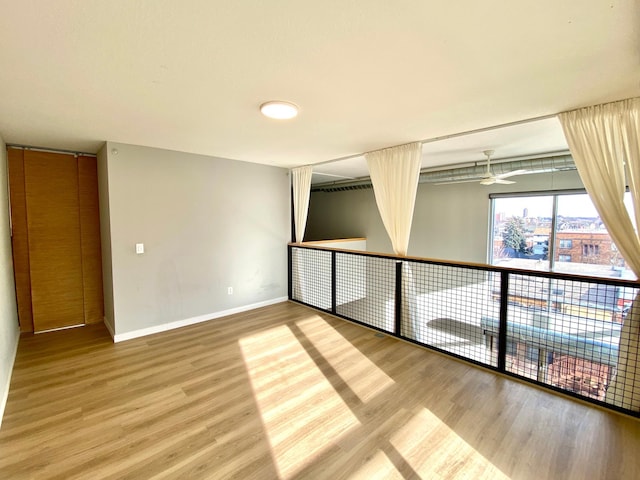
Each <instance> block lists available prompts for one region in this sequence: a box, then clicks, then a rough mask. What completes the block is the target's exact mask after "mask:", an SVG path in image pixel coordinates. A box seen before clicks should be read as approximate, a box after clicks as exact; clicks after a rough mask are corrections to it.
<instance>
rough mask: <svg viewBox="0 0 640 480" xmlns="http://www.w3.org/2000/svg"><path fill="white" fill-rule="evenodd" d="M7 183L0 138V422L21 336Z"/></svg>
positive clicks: (5, 160) (3, 151) (5, 163)
mask: <svg viewBox="0 0 640 480" xmlns="http://www.w3.org/2000/svg"><path fill="white" fill-rule="evenodd" d="M7 182H8V180H7V147H6V145H5V143H4V141H3V140H2V138H0V423H1V422H2V415H3V413H4V407H5V405H6V402H7V396H8V394H9V383H10V381H11V371H12V369H13V362H14V360H15V357H16V349H17V348H18V339H19V337H20V328H19V325H18V310H17V307H16V286H15V281H14V278H13V257H12V255H11V229H10V227H9V195H8V183H7Z"/></svg>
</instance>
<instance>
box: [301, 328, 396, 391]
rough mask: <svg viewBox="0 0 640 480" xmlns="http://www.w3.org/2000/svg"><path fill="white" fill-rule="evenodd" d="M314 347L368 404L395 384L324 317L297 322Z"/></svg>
mask: <svg viewBox="0 0 640 480" xmlns="http://www.w3.org/2000/svg"><path fill="white" fill-rule="evenodd" d="M296 325H297V326H298V327H299V328H300V330H302V332H303V333H304V334H305V336H306V337H307V338H308V339H309V341H310V342H311V343H313V346H314V347H315V348H316V349H317V350H318V351H319V352H320V353H321V354H322V356H323V357H324V359H325V360H326V361H327V362H328V363H329V364H330V365H331V367H332V368H333V369H334V370H335V371H336V373H337V374H338V375H339V376H340V378H342V380H344V382H345V383H346V384H347V385H348V386H349V388H351V390H353V392H354V393H355V394H356V395H357V396H358V398H359V399H360V400H361V401H362V402H363V403H365V402H368V401H369V400H371V399H372V398H374V397H375V396H376V395H378V394H379V393H380V392H382V391H384V390H385V389H387V388H389V387H390V386H392V385H394V384H395V382H394V381H393V380H392V379H391V377H389V376H388V375H387V374H386V373H384V372H383V371H382V370H381V369H380V368H378V366H377V365H376V364H375V363H373V362H372V361H371V360H369V358H368V357H367V356H366V355H364V354H363V353H362V352H361V351H360V350H358V349H357V348H356V347H354V346H353V345H352V344H351V342H349V341H348V340H347V339H345V338H344V337H343V336H342V335H340V333H338V332H337V331H336V330H335V329H334V328H333V327H332V326H331V325H330V324H329V323H327V322H326V321H325V320H323V319H321V318H320V317H312V318H309V319H305V320H300V321H298V322H296Z"/></svg>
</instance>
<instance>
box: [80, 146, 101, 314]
mask: <svg viewBox="0 0 640 480" xmlns="http://www.w3.org/2000/svg"><path fill="white" fill-rule="evenodd" d="M78 190H79V202H80V241H81V245H82V283H83V287H84V321H85V323H97V322H102V321H103V319H104V297H103V294H102V252H101V248H100V207H99V205H98V162H97V159H96V157H87V156H84V155H80V156H79V157H78Z"/></svg>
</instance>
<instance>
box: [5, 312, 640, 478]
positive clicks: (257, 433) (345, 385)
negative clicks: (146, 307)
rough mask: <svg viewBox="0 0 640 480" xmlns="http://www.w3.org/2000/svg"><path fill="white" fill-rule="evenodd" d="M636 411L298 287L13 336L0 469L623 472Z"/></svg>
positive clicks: (131, 474) (639, 464) (204, 474)
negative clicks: (144, 326) (369, 325)
mask: <svg viewBox="0 0 640 480" xmlns="http://www.w3.org/2000/svg"><path fill="white" fill-rule="evenodd" d="M638 452H640V422H638V421H636V420H634V419H629V418H625V417H622V416H619V415H615V414H610V413H607V412H604V411H601V410H598V409H596V408H593V407H589V406H586V405H582V404H580V403H578V402H575V401H573V400H570V399H565V398H562V397H559V396H556V395H553V394H551V393H547V392H544V391H541V390H538V389H535V388H533V387H530V386H528V385H523V384H521V383H518V382H516V381H513V380H511V379H508V378H503V377H500V376H497V375H495V374H493V373H491V372H488V371H484V370H482V369H479V368H476V367H473V366H470V365H467V364H464V363H462V362H458V361H455V360H453V359H449V358H446V357H444V356H441V355H438V354H435V353H432V352H429V351H427V350H424V349H421V348H419V347H415V346H412V345H409V344H406V343H403V342H400V341H397V340H395V339H393V338H390V337H381V336H379V335H378V334H376V333H375V332H373V331H370V330H367V329H364V328H362V327H359V326H356V325H352V324H350V323H348V322H345V321H342V320H339V319H335V318H333V317H330V316H327V315H322V314H318V313H317V312H315V311H313V310H310V309H307V308H305V307H302V306H300V305H296V304H293V303H282V304H278V305H274V306H270V307H265V308H261V309H258V310H253V311H251V312H247V313H242V314H238V315H233V316H230V317H226V318H223V319H218V320H214V321H211V322H207V323H201V324H198V325H194V326H191V327H185V328H182V329H179V330H173V331H170V332H165V333H161V334H157V335H153V336H149V337H145V338H140V339H136V340H130V341H127V342H123V343H119V344H113V343H112V342H111V338H110V337H109V334H108V333H107V331H106V329H105V328H104V327H103V326H102V325H90V326H86V327H83V328H78V329H73V330H66V331H61V332H52V333H45V334H41V335H36V336H32V335H27V336H24V337H23V338H22V339H21V340H20V345H19V351H18V356H17V359H16V364H15V370H14V373H13V378H12V382H11V390H10V394H9V400H8V403H7V407H6V412H5V417H4V421H3V425H2V429H1V430H0V478H3V479H23V478H47V479H75V478H82V479H147V478H154V479H160V478H164V479H167V478H180V479H187V478H188V479H199V478H203V479H223V478H238V479H250V478H255V479H278V478H280V479H341V478H363V479H373V478H404V479H413V478H426V479H446V478H469V479H480V478H486V479H499V478H513V479H529V478H532V479H533V478H535V479H547V478H548V479H560V478H561V479H573V478H575V479H609V478H610V479H635V478H640V455H639V454H638Z"/></svg>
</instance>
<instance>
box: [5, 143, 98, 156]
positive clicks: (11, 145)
mask: <svg viewBox="0 0 640 480" xmlns="http://www.w3.org/2000/svg"><path fill="white" fill-rule="evenodd" d="M6 145H7V148H18V149H21V150H33V151H35V152H50V153H67V154H70V155H76V156H78V155H83V156H87V157H97V155H96V154H95V153H88V152H77V151H75V150H65V149H62V148H48V147H35V146H33V145H18V144H17V143H7V144H6Z"/></svg>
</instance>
